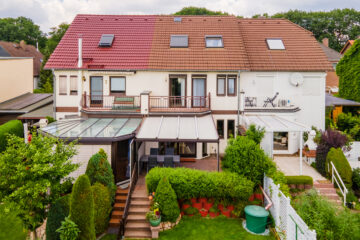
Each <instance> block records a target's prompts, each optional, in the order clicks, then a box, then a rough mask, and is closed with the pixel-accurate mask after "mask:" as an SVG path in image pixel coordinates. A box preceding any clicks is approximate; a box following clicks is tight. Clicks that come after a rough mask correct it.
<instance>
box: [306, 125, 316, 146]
mask: <svg viewBox="0 0 360 240" xmlns="http://www.w3.org/2000/svg"><path fill="white" fill-rule="evenodd" d="M315 136H316V132H315V131H314V130H311V131H310V132H309V137H308V140H307V141H306V142H305V144H304V145H305V146H307V148H308V149H309V150H316V148H317V144H316V143H315V142H314V138H315Z"/></svg>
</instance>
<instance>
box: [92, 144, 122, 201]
mask: <svg viewBox="0 0 360 240" xmlns="http://www.w3.org/2000/svg"><path fill="white" fill-rule="evenodd" d="M85 174H86V175H87V176H88V177H89V179H90V183H91V185H93V184H94V183H96V182H98V183H101V184H103V185H105V186H107V187H108V189H109V192H110V195H111V199H112V202H113V201H114V199H115V193H116V185H115V180H114V174H113V171H112V168H111V166H110V163H109V161H108V160H107V155H106V153H105V152H104V150H103V149H100V151H99V152H98V153H95V154H94V155H93V156H92V157H91V158H90V160H89V162H88V165H87V167H86V173H85Z"/></svg>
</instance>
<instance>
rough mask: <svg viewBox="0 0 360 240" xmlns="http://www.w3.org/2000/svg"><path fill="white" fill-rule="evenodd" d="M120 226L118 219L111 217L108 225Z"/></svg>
mask: <svg viewBox="0 0 360 240" xmlns="http://www.w3.org/2000/svg"><path fill="white" fill-rule="evenodd" d="M119 226H120V219H116V218H111V219H110V221H109V227H119Z"/></svg>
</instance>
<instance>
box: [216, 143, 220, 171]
mask: <svg viewBox="0 0 360 240" xmlns="http://www.w3.org/2000/svg"><path fill="white" fill-rule="evenodd" d="M216 158H217V170H218V172H220V159H219V142H217V152H216Z"/></svg>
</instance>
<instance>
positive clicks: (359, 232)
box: [294, 190, 360, 240]
mask: <svg viewBox="0 0 360 240" xmlns="http://www.w3.org/2000/svg"><path fill="white" fill-rule="evenodd" d="M294 207H295V209H296V211H297V213H298V214H299V216H300V217H301V218H302V219H303V220H304V222H305V223H306V224H307V225H308V226H309V228H310V229H314V230H315V231H316V236H317V239H320V240H328V239H333V240H338V239H339V240H345V239H346V240H347V239H350V240H351V239H354V240H355V239H360V228H359V227H356V226H359V224H360V218H359V217H358V216H356V214H353V213H351V212H350V211H349V210H339V209H338V206H337V205H334V204H332V203H330V202H329V201H328V200H326V199H324V198H323V197H321V196H319V195H318V194H317V193H316V191H315V190H314V191H309V192H308V193H307V194H303V195H300V197H299V199H297V200H296V201H295V202H294Z"/></svg>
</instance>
